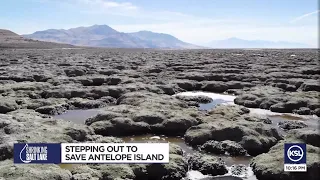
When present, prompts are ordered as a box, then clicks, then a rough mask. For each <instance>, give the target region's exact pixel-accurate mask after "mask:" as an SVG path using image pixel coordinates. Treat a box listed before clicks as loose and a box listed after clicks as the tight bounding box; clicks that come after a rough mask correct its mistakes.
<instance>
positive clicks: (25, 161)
mask: <svg viewBox="0 0 320 180" xmlns="http://www.w3.org/2000/svg"><path fill="white" fill-rule="evenodd" d="M27 147H28V144H26V145H25V146H24V147H23V148H22V149H21V151H20V160H21V161H22V162H24V163H30V162H31V160H28V161H27V160H23V159H22V152H23V151H24V150H25V149H26V148H27Z"/></svg>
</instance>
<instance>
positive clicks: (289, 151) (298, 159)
mask: <svg viewBox="0 0 320 180" xmlns="http://www.w3.org/2000/svg"><path fill="white" fill-rule="evenodd" d="M306 153H307V152H306V144H302V143H290V144H285V145H284V154H285V157H284V158H285V159H284V163H285V164H305V163H306V162H307V158H306V157H307V156H306Z"/></svg>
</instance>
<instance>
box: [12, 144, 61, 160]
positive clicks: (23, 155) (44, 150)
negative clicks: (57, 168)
mask: <svg viewBox="0 0 320 180" xmlns="http://www.w3.org/2000/svg"><path fill="white" fill-rule="evenodd" d="M14 163H29V164H30V163H35V164H42V163H43V164H46V163H50V164H60V163H61V144H58V143H16V144H14Z"/></svg>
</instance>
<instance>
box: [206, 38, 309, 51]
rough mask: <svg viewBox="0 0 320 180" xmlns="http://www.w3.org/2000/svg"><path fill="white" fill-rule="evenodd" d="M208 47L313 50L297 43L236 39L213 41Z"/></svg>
mask: <svg viewBox="0 0 320 180" xmlns="http://www.w3.org/2000/svg"><path fill="white" fill-rule="evenodd" d="M207 46H208V47H211V48H312V46H310V45H307V44H302V43H296V42H286V41H276V42H275V41H264V40H244V39H239V38H235V37H232V38H228V39H225V40H216V41H212V42H210V43H208V44H207Z"/></svg>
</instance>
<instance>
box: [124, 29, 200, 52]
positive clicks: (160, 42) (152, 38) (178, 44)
mask: <svg viewBox="0 0 320 180" xmlns="http://www.w3.org/2000/svg"><path fill="white" fill-rule="evenodd" d="M128 34H129V35H131V36H134V37H137V38H139V39H141V40H143V41H145V42H146V43H147V44H148V45H149V46H150V47H153V48H168V47H171V48H186V49H194V48H201V47H200V46H196V45H193V44H189V43H186V42H183V41H181V40H179V39H178V38H176V37H174V36H172V35H170V34H164V33H155V32H151V31H138V32H134V33H128Z"/></svg>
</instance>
